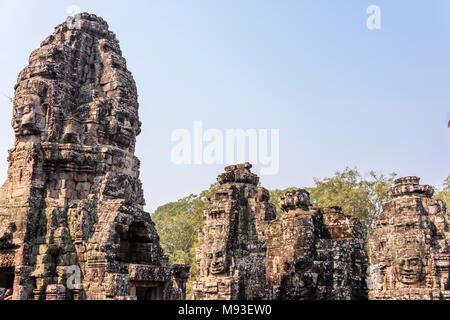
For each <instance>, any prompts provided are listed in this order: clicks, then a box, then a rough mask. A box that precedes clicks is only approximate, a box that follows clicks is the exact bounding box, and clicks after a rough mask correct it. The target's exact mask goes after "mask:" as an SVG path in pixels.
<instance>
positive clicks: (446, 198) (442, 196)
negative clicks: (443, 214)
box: [436, 175, 450, 210]
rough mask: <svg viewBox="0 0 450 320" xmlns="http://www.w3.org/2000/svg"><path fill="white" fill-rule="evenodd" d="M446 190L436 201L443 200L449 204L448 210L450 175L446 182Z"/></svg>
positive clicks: (443, 190)
mask: <svg viewBox="0 0 450 320" xmlns="http://www.w3.org/2000/svg"><path fill="white" fill-rule="evenodd" d="M443 186H444V188H443V189H442V191H441V192H439V193H438V194H436V199H439V200H442V201H444V202H445V203H446V204H447V210H449V206H450V175H449V176H448V177H447V179H445V180H444V184H443Z"/></svg>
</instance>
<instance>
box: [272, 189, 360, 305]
mask: <svg viewBox="0 0 450 320" xmlns="http://www.w3.org/2000/svg"><path fill="white" fill-rule="evenodd" d="M279 204H280V206H281V207H282V208H283V210H285V211H286V213H285V214H284V215H283V216H282V217H281V219H278V220H275V221H272V222H271V223H270V228H269V232H268V235H267V258H266V273H267V282H268V283H267V284H268V287H269V288H270V298H271V299H274V300H306V299H308V300H320V299H326V300H349V299H367V287H366V269H367V266H368V258H367V254H366V252H365V250H364V240H363V239H364V237H363V233H362V226H361V224H360V222H359V221H358V219H356V218H352V217H350V216H348V215H345V214H344V213H342V210H341V209H340V208H338V207H333V208H321V209H317V208H314V207H313V206H311V204H310V198H309V193H308V192H307V191H306V190H302V189H296V190H291V191H288V192H286V193H284V194H282V195H281V196H280V201H279Z"/></svg>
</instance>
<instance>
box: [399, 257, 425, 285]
mask: <svg viewBox="0 0 450 320" xmlns="http://www.w3.org/2000/svg"><path fill="white" fill-rule="evenodd" d="M395 275H396V277H397V279H398V281H400V282H402V283H404V284H414V283H418V282H421V281H422V280H423V277H424V264H423V261H422V257H421V255H420V253H419V252H417V251H407V252H404V253H402V254H400V255H399V256H398V257H397V259H396V261H395Z"/></svg>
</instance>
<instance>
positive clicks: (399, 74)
mask: <svg viewBox="0 0 450 320" xmlns="http://www.w3.org/2000/svg"><path fill="white" fill-rule="evenodd" d="M373 4H375V5H378V6H379V7H380V9H381V29H380V30H369V29H368V28H367V27H366V20H367V18H368V15H367V14H366V9H367V7H368V6H369V5H373ZM70 5H75V6H78V7H79V8H80V9H81V11H87V12H90V13H95V14H97V15H99V16H101V17H103V18H104V19H105V20H107V21H108V24H109V26H110V29H111V30H112V31H113V32H114V33H116V35H117V38H118V39H119V40H120V42H121V48H122V51H123V55H124V57H125V58H126V59H127V62H128V68H129V69H130V71H131V72H132V73H133V75H134V77H135V80H136V82H137V87H138V91H139V102H140V119H141V121H142V123H143V127H142V134H141V135H140V136H139V137H138V141H137V155H138V157H139V158H140V159H141V179H142V182H143V184H144V191H145V197H146V201H147V209H148V210H149V211H153V210H154V209H155V208H156V207H157V206H159V205H162V204H164V203H167V202H170V201H176V200H177V199H179V198H181V197H184V196H187V195H189V194H191V193H198V192H200V191H201V190H203V189H205V188H207V187H208V186H209V185H210V184H211V183H213V182H215V179H216V177H217V175H218V174H219V173H221V172H222V171H223V167H224V166H225V165H205V164H202V165H181V166H177V165H175V164H174V163H173V162H172V161H171V150H172V148H173V147H174V143H173V142H172V141H171V134H172V132H173V131H174V130H176V129H179V128H185V129H188V130H191V131H193V126H194V121H196V120H200V121H202V123H203V126H204V127H205V129H209V128H213V129H219V130H226V129H235V128H242V129H256V130H260V129H269V130H270V129H279V130H280V170H279V172H278V174H276V175H271V176H263V177H261V182H262V185H263V186H264V187H266V188H268V189H275V188H285V187H290V186H297V187H306V186H312V185H313V184H314V180H313V179H314V177H317V178H319V179H321V178H324V177H327V176H331V175H333V173H334V172H335V171H336V170H343V169H345V167H347V166H349V167H357V168H358V169H359V170H360V171H362V172H363V173H367V172H369V171H370V170H375V171H377V172H382V173H386V174H388V173H390V172H393V171H395V172H397V173H398V174H399V175H400V176H407V175H417V176H420V177H422V183H426V184H431V185H434V186H440V185H441V184H442V182H443V180H444V179H445V177H446V176H447V175H448V174H449V173H450V170H449V169H450V167H449V160H450V148H449V145H450V130H449V129H447V123H448V120H449V119H450V90H449V87H450V79H449V74H450V73H449V71H450V59H449V58H450V41H449V35H450V22H449V21H450V19H449V18H448V14H449V12H450V2H449V1H447V0H430V1H418V0H417V1H412V0H408V1H406V0H403V1H400V0H398V1H391V0H389V1H387V0H383V1H378V0H371V1H364V0H345V1H344V0H342V1H336V0H330V1H323V0H322V1H317V0H314V1H313V0H311V1H299V0H296V1H293V0H292V1H290V0H284V1H275V0H270V1H269V0H267V1H257V0H239V1H238V0H227V1H225V0H221V1H219V0H215V1H207V0H192V1H187V0H184V1H181V0H179V1H175V0H158V1H156V0H153V1H111V0H109V1H84V0H83V1H78V0H72V1H61V0H58V1H49V0H47V1H42V0H41V1H25V0H22V1H20V0H19V1H18V0H0V30H1V31H0V43H2V50H1V51H0V63H1V65H2V72H1V74H0V108H1V110H2V117H0V135H1V136H2V139H1V140H0V160H1V161H0V180H2V181H3V180H5V179H6V172H7V162H6V157H7V150H8V149H9V148H11V147H12V146H13V141H14V136H13V130H12V128H11V125H10V122H11V115H12V104H11V103H10V101H9V100H8V99H7V98H6V97H5V96H4V95H6V96H9V97H12V96H13V95H14V91H13V86H14V84H15V82H16V79H17V76H18V74H19V72H20V71H21V69H22V68H23V67H25V66H26V65H27V61H28V56H29V54H30V53H31V51H32V50H34V49H36V48H38V47H39V45H40V43H41V42H42V40H44V39H45V38H46V37H47V36H48V35H49V34H51V33H52V32H53V28H54V27H55V26H56V25H57V24H59V23H61V22H63V21H64V20H65V19H66V17H67V16H68V12H67V8H68V7H69V6H70ZM255 171H256V172H259V168H258V166H256V168H255Z"/></svg>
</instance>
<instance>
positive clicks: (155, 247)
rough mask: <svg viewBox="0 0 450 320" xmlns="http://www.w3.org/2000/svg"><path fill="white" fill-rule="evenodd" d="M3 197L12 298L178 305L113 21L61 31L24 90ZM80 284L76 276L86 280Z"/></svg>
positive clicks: (177, 270)
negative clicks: (146, 189) (150, 202)
mask: <svg viewBox="0 0 450 320" xmlns="http://www.w3.org/2000/svg"><path fill="white" fill-rule="evenodd" d="M12 125H13V127H14V132H15V136H16V139H15V145H14V148H13V149H11V150H10V151H9V158H8V161H9V169H8V178H7V181H6V182H5V184H4V185H3V187H2V188H1V189H0V282H1V283H0V286H1V285H11V284H13V286H14V297H13V298H14V299H23V300H26V299H49V300H52V299H61V300H65V299H181V298H184V295H185V284H186V280H187V274H188V270H189V267H188V266H172V265H170V264H169V261H168V258H167V256H164V253H163V250H162V249H161V247H160V244H159V237H158V235H157V233H156V230H155V227H154V224H153V222H152V221H151V219H150V215H149V214H148V213H147V212H145V211H144V210H143V207H144V204H145V202H144V197H143V192H142V185H141V182H140V180H139V166H140V163H139V160H138V159H137V158H136V157H135V156H134V150H135V142H136V136H137V135H138V134H139V132H140V127H141V123H140V121H139V116H138V102H137V90H136V85H135V82H134V80H133V77H132V75H131V73H130V72H129V71H128V70H127V66H126V62H125V59H124V58H123V57H122V53H121V50H120V47H119V42H118V40H117V39H116V37H115V35H114V34H113V33H112V32H111V31H109V30H108V25H107V23H106V22H105V21H104V20H103V19H101V18H99V17H97V16H95V15H91V14H87V13H83V14H80V15H77V16H76V17H75V19H73V18H72V19H68V20H67V21H66V22H64V23H62V24H61V25H59V26H57V27H56V29H55V32H54V33H53V34H52V35H51V36H49V37H48V38H47V39H45V40H44V41H43V42H42V44H41V47H40V48H39V49H37V50H35V51H34V52H33V53H32V54H31V56H30V60H29V65H28V66H27V67H26V68H25V69H24V70H23V71H22V72H21V73H20V75H19V77H18V81H17V84H16V86H15V97H14V106H13V120H12ZM78 276H79V279H78Z"/></svg>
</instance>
